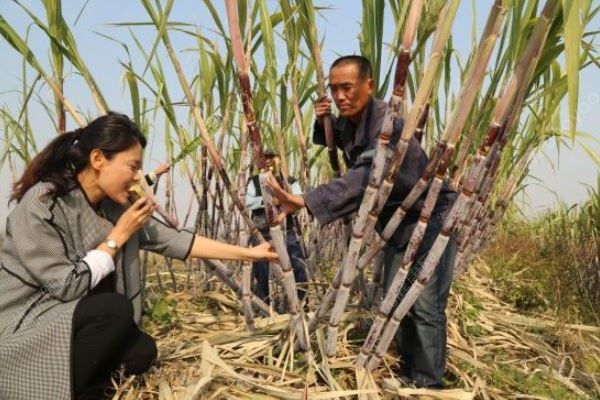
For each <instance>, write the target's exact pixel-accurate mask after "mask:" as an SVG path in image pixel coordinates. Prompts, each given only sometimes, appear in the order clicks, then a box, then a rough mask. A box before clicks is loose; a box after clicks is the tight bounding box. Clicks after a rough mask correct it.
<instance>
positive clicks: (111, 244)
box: [105, 239, 119, 250]
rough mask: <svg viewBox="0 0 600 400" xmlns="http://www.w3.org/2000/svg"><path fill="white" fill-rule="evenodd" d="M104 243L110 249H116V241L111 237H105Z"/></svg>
mask: <svg viewBox="0 0 600 400" xmlns="http://www.w3.org/2000/svg"><path fill="white" fill-rule="evenodd" d="M105 243H106V245H107V246H108V247H109V248H110V249H113V250H116V249H117V248H118V247H119V246H117V242H115V241H114V240H112V239H107V240H106V241H105Z"/></svg>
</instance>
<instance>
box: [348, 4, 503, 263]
mask: <svg viewBox="0 0 600 400" xmlns="http://www.w3.org/2000/svg"><path fill="white" fill-rule="evenodd" d="M502 3H503V0H496V2H495V4H494V5H493V6H492V9H491V12H490V15H489V17H488V21H487V24H486V27H485V29H484V31H483V33H482V36H481V40H480V43H479V46H478V48H477V51H476V53H475V55H474V57H473V61H472V63H471V66H470V68H469V70H468V72H467V75H466V78H465V82H466V83H465V85H463V86H462V87H461V90H460V93H459V95H458V100H457V103H456V106H455V108H454V111H453V113H452V115H451V117H450V121H449V122H448V124H447V125H446V127H445V129H444V132H443V134H442V139H441V140H440V141H439V142H438V144H437V146H436V148H435V150H434V152H433V156H432V157H431V159H430V161H429V162H428V164H427V166H426V167H425V170H424V172H423V175H422V176H421V178H420V179H419V181H418V182H417V183H416V184H415V186H414V187H413V188H412V189H411V191H410V192H409V194H408V195H407V196H406V197H405V199H404V200H403V202H402V204H401V205H400V207H399V208H398V209H397V210H396V211H395V212H394V214H393V215H392V217H391V219H390V221H389V222H388V223H387V225H386V227H385V228H384V230H383V233H382V236H381V237H377V236H376V235H374V236H376V239H375V240H374V241H372V242H371V243H372V245H371V247H370V248H368V249H367V250H366V252H365V254H364V255H363V257H361V260H360V261H359V268H362V267H364V266H365V265H366V264H368V263H369V262H370V261H371V259H372V258H373V257H374V256H375V255H376V254H377V253H378V252H379V251H381V249H383V247H384V246H385V243H387V241H388V240H389V239H390V238H391V236H392V235H393V233H394V232H395V231H396V229H397V228H398V226H400V224H401V223H402V221H403V219H404V217H405V216H406V214H407V212H408V210H409V209H410V208H411V207H412V206H413V205H414V203H415V202H416V201H417V200H418V199H419V198H420V197H421V195H422V194H423V192H424V191H425V190H426V189H427V187H428V186H429V182H430V180H431V178H432V177H433V176H434V174H433V172H434V171H435V179H434V182H433V185H432V189H430V191H429V192H428V195H427V198H426V200H425V203H426V204H427V203H429V204H430V205H431V204H433V205H435V202H436V201H437V199H432V198H431V197H433V196H437V195H436V193H439V191H440V189H441V185H442V183H443V182H442V181H443V177H444V176H445V174H446V169H447V167H448V165H449V164H450V160H451V157H452V154H453V152H454V148H455V146H456V143H457V141H458V139H459V137H460V132H461V131H462V129H463V127H464V124H465V122H466V120H467V117H468V115H469V112H470V110H471V107H472V106H473V103H474V101H475V97H476V95H477V93H478V91H479V88H480V87H481V84H482V83H483V78H484V76H485V69H486V68H487V65H488V62H489V59H490V57H491V54H492V50H493V48H494V44H495V42H496V39H497V38H498V35H499V32H500V28H501V26H502V21H503V17H504V15H505V14H506V9H505V8H504V7H503V4H502ZM424 114H425V112H424ZM424 122H425V121H424V118H422V117H421V120H420V121H419V127H421V128H422V126H423V125H424ZM417 131H418V128H417ZM384 205H385V203H384V202H383V201H378V202H377V203H376V207H377V208H376V209H374V210H372V211H371V213H370V224H372V226H374V224H375V222H376V221H377V216H378V215H379V213H380V212H381V210H382V209H383V207H384ZM426 208H427V207H424V210H425V209H426ZM423 212H424V213H427V212H428V211H426V210H425V211H423ZM428 219H429V217H427V219H425V217H424V215H421V216H420V221H424V222H425V228H426V226H427V221H428ZM417 227H418V229H419V230H420V229H424V228H423V227H422V226H421V224H419V225H417ZM418 233H419V231H418V230H417V231H416V233H415V234H418Z"/></svg>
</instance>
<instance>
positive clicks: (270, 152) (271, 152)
mask: <svg viewBox="0 0 600 400" xmlns="http://www.w3.org/2000/svg"><path fill="white" fill-rule="evenodd" d="M263 155H264V156H265V157H267V158H273V157H279V154H278V153H277V152H276V151H275V150H273V149H271V148H269V147H267V148H265V149H263Z"/></svg>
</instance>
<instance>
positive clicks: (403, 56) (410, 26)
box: [390, 0, 424, 119]
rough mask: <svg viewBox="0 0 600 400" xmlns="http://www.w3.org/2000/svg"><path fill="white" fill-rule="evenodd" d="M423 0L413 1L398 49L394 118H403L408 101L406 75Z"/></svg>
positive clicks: (392, 103)
mask: <svg viewBox="0 0 600 400" xmlns="http://www.w3.org/2000/svg"><path fill="white" fill-rule="evenodd" d="M423 4H424V1H423V0H414V1H412V2H411V5H410V11H409V13H408V17H407V20H406V26H405V28H404V35H403V36H402V43H401V45H400V50H399V51H398V61H397V62H396V70H395V71H394V90H393V92H392V97H391V99H390V108H391V109H392V114H393V116H394V118H396V119H397V118H402V117H403V110H404V109H405V103H406V77H407V76H408V66H409V65H410V61H411V58H412V46H413V43H414V40H415V36H416V33H417V28H418V25H419V21H420V20H421V12H422V10H423Z"/></svg>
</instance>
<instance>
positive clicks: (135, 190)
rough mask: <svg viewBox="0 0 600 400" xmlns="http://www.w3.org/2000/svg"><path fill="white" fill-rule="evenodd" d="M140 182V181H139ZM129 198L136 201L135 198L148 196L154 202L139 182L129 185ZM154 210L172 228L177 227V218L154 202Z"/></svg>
mask: <svg viewBox="0 0 600 400" xmlns="http://www.w3.org/2000/svg"><path fill="white" fill-rule="evenodd" d="M140 182H141V181H140ZM128 190H129V194H130V200H131V201H132V202H133V201H136V200H137V199H141V198H142V197H149V198H150V200H151V201H153V202H154V203H156V201H155V199H154V198H153V197H154V196H152V195H150V194H149V192H148V190H145V189H144V188H143V187H142V185H141V184H134V185H131V186H130V187H129V189H128ZM155 211H156V213H157V214H158V215H160V216H161V217H162V218H163V219H164V220H165V222H166V223H167V224H169V225H170V226H172V227H173V228H177V226H178V225H179V221H177V218H175V217H174V216H172V215H171V214H169V213H168V212H167V211H165V209H163V208H162V207H161V206H160V205H159V204H158V203H156V208H155Z"/></svg>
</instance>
